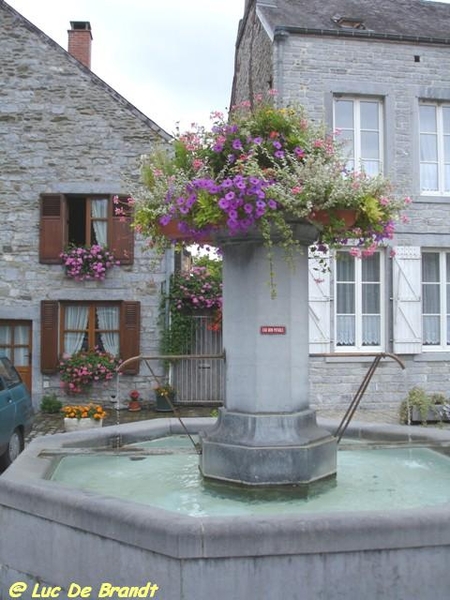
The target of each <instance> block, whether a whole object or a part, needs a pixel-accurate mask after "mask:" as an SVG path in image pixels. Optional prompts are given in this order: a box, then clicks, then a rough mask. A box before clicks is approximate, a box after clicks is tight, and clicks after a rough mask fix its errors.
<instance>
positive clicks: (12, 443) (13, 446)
mask: <svg viewBox="0 0 450 600" xmlns="http://www.w3.org/2000/svg"><path fill="white" fill-rule="evenodd" d="M23 447H24V444H23V435H22V433H21V431H20V430H19V429H14V431H13V432H12V434H11V437H10V438H9V442H8V447H7V449H6V452H5V453H4V454H2V456H0V468H2V469H6V468H7V467H9V465H10V464H11V463H12V462H13V461H15V460H16V458H17V457H18V456H19V454H20V453H21V452H22V450H23Z"/></svg>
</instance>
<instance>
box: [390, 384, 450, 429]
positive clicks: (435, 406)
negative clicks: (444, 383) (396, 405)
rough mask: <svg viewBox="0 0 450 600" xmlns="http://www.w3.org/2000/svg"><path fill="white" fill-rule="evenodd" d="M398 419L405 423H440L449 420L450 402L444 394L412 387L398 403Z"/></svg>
mask: <svg viewBox="0 0 450 600" xmlns="http://www.w3.org/2000/svg"><path fill="white" fill-rule="evenodd" d="M400 421H401V423H405V424H415V423H421V424H422V425H426V424H427V423H436V422H437V423H442V422H443V421H450V402H449V400H448V399H447V398H446V397H445V396H444V394H440V393H433V394H427V392H426V391H425V390H424V389H423V388H421V387H418V386H416V387H413V388H412V389H411V390H410V391H409V393H408V396H407V397H406V398H405V399H404V400H403V401H402V403H401V405H400Z"/></svg>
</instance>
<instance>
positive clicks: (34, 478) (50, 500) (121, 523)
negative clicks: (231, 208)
mask: <svg viewBox="0 0 450 600" xmlns="http://www.w3.org/2000/svg"><path fill="white" fill-rule="evenodd" d="M296 235H297V238H298V239H299V240H301V243H302V245H303V247H304V250H303V252H299V253H298V254H297V256H296V258H295V264H294V265H293V266H294V269H292V268H291V267H289V265H287V264H286V262H285V260H284V257H283V254H282V251H281V249H279V248H274V249H273V268H274V271H275V277H276V292H277V296H276V298H275V299H271V298H270V290H269V289H268V288H267V284H266V281H267V279H268V269H267V265H268V263H267V254H266V250H265V249H264V247H263V245H262V244H261V243H260V242H255V241H253V240H252V241H248V240H236V239H235V240H233V243H231V242H230V243H226V244H225V247H224V261H225V263H224V284H225V291H224V313H225V314H224V325H225V331H224V340H225V350H226V361H227V389H226V406H225V408H224V409H223V410H222V411H221V413H220V416H219V419H218V421H217V422H216V421H214V420H213V419H186V420H184V426H185V427H186V428H187V430H188V431H189V432H190V433H191V434H195V433H199V432H201V442H202V455H201V458H200V468H201V471H202V473H203V475H204V477H205V479H211V480H216V481H220V482H221V485H220V486H219V487H223V483H222V482H232V483H239V484H244V485H245V486H247V487H252V489H254V488H255V486H256V487H259V486H269V487H271V488H272V487H273V486H274V485H281V486H282V485H284V486H287V485H288V486H290V487H292V486H299V487H303V486H306V487H308V486H310V484H312V483H314V482H319V481H322V480H326V479H328V478H333V477H334V475H335V473H336V440H335V438H334V437H333V436H332V435H331V434H330V433H329V431H332V430H335V429H336V427H337V423H327V422H325V423H321V422H320V421H319V424H318V423H317V422H316V415H315V413H314V411H312V410H311V409H310V408H309V400H308V388H309V383H308V325H307V323H308V308H307V271H308V269H307V253H306V246H307V245H308V244H310V243H311V241H313V239H314V238H315V235H316V231H315V229H314V228H313V227H312V226H309V225H305V224H298V226H296ZM347 432H348V434H349V435H353V436H354V437H356V438H358V439H359V440H364V439H375V438H376V439H378V440H380V441H384V442H386V441H388V442H392V441H394V440H401V441H403V442H405V441H408V442H414V443H424V444H427V443H428V444H433V445H439V446H442V445H444V446H445V445H447V446H448V445H450V435H449V431H445V430H444V431H439V430H437V431H435V430H434V431H433V430H423V429H422V428H418V429H417V428H414V429H413V428H411V427H401V426H391V427H389V426H384V427H381V426H363V425H361V424H356V423H352V424H350V426H349V428H348V430H347ZM182 433H184V429H183V428H182V427H181V425H180V423H179V422H178V421H177V420H176V419H154V420H152V421H141V422H139V423H134V424H126V425H119V426H115V427H105V428H103V429H102V430H100V431H97V430H95V431H90V432H85V433H71V434H59V435H55V436H49V437H42V438H38V439H37V440H35V441H33V442H32V443H31V444H30V446H29V447H28V448H26V449H25V451H24V452H23V453H22V454H21V455H20V456H19V458H18V459H17V460H16V461H15V463H13V465H12V466H11V467H10V468H9V469H8V470H7V471H6V472H5V473H4V474H3V475H2V476H1V477H0V530H1V536H0V598H5V600H6V599H7V598H23V599H25V600H29V599H31V598H44V597H52V598H59V599H60V600H68V599H69V598H91V599H97V598H133V597H134V598H138V597H142V598H144V597H145V598H155V599H156V600H192V599H194V598H195V599H196V600H209V599H210V598H211V597H214V599H215V600H229V599H230V598H233V600H244V599H247V598H255V599H260V598H261V599H262V598H271V599H273V600H278V599H281V598H285V597H288V598H292V599H293V600H294V599H298V600H300V599H301V600H318V599H320V598H323V599H327V600H338V599H341V598H342V599H344V598H345V599H346V600H347V599H355V600H356V599H357V598H358V599H359V598H361V597H365V598H368V599H370V600H428V599H429V600H431V599H432V600H436V599H438V598H439V599H441V598H442V599H443V598H446V597H447V596H448V584H449V576H448V565H449V564H450V527H449V522H450V504H449V503H446V504H441V505H439V506H431V507H430V506H422V507H420V508H414V509H406V510H383V511H380V510H376V509H372V510H369V509H367V507H364V506H362V507H361V511H351V512H336V511H333V510H330V511H328V512H321V513H318V514H302V513H296V514H284V515H283V514H278V513H277V514H273V513H272V514H270V513H267V514H264V515H263V516H257V515H254V514H252V515H247V516H245V517H243V516H237V517H236V516H234V517H228V516H225V515H224V516H217V517H210V516H209V517H204V516H190V515H185V514H179V513H178V512H176V511H169V510H166V509H162V508H156V507H154V506H147V505H144V504H139V503H138V502H134V501H132V500H131V501H130V500H120V499H117V498H113V497H111V496H106V495H104V494H102V493H94V492H88V491H84V490H82V489H77V488H74V487H69V486H66V485H62V484H59V483H57V482H55V481H51V476H52V473H53V471H54V469H55V466H56V465H57V464H58V461H59V460H60V459H61V457H64V456H65V455H71V454H77V453H79V454H82V455H84V456H85V455H86V454H87V453H90V454H94V455H101V454H102V453H103V454H108V458H109V459H110V460H111V459H112V460H114V457H115V454H117V458H118V457H119V456H120V457H121V460H123V456H124V455H125V456H126V452H127V451H129V448H130V445H131V444H133V443H135V442H140V441H147V440H151V439H155V438H161V437H164V436H170V435H173V434H182ZM122 450H123V451H122ZM136 458H137V459H139V460H142V459H143V457H142V456H136V454H130V455H129V460H136ZM144 459H145V457H144ZM125 460H126V459H125ZM108 464H110V462H109V463H108ZM142 464H145V463H142ZM105 468H106V467H105ZM449 469H450V466H449ZM338 475H339V474H338ZM146 479H147V480H150V482H151V481H152V473H151V472H149V473H148V475H147V476H146ZM418 482H419V485H420V473H418ZM155 485H157V483H155ZM180 485H181V482H180ZM216 487H217V486H216ZM257 492H258V493H259V489H258V490H257ZM150 493H151V492H150Z"/></svg>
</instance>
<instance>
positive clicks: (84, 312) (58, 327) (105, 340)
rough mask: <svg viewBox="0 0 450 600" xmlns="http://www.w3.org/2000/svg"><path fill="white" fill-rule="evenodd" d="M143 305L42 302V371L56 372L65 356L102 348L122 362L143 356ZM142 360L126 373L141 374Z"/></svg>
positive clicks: (130, 367)
mask: <svg viewBox="0 0 450 600" xmlns="http://www.w3.org/2000/svg"><path fill="white" fill-rule="evenodd" d="M139 339H140V303H139V302H131V301H128V302H66V301H64V302H57V301H55V300H44V301H42V302H41V371H42V372H43V373H46V374H52V373H55V372H56V369H57V365H58V359H59V358H60V356H61V355H62V354H64V353H66V354H73V353H75V352H78V351H79V350H88V349H94V348H100V349H101V350H104V351H106V352H109V353H111V354H113V355H114V356H118V357H120V358H121V359H122V360H126V359H128V358H132V357H133V356H138V355H139V346H140V341H139ZM138 368H139V361H136V362H133V363H130V366H129V367H128V368H127V369H126V370H125V371H124V373H126V374H135V373H137V372H138Z"/></svg>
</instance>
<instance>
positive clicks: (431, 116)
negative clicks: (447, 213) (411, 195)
mask: <svg viewBox="0 0 450 600" xmlns="http://www.w3.org/2000/svg"><path fill="white" fill-rule="evenodd" d="M419 115H420V188H421V190H422V191H429V192H434V191H437V190H438V189H439V183H438V149H437V148H438V138H437V112H436V107H435V106H421V107H420V108H419Z"/></svg>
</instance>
